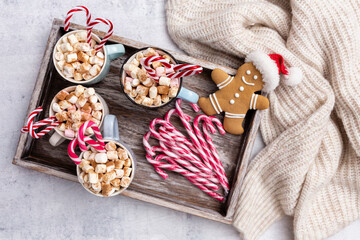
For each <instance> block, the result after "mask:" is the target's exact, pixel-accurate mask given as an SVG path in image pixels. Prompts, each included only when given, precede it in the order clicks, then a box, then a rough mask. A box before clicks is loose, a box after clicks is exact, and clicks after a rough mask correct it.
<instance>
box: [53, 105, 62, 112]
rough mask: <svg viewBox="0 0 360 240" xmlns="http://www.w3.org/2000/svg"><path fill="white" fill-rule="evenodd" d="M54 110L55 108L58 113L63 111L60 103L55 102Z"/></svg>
mask: <svg viewBox="0 0 360 240" xmlns="http://www.w3.org/2000/svg"><path fill="white" fill-rule="evenodd" d="M52 110H53V111H54V112H56V113H58V112H61V111H62V110H61V108H60V106H59V104H58V103H53V105H52Z"/></svg>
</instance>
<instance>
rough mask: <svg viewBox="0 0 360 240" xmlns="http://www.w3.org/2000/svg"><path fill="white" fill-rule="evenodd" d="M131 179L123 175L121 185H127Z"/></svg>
mask: <svg viewBox="0 0 360 240" xmlns="http://www.w3.org/2000/svg"><path fill="white" fill-rule="evenodd" d="M130 182H131V179H130V178H129V177H123V178H122V179H121V182H120V186H121V187H124V188H126V187H128V186H129V185H130Z"/></svg>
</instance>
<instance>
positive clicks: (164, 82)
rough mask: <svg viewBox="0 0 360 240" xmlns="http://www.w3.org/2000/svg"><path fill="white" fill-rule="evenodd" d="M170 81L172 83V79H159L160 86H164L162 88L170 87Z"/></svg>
mask: <svg viewBox="0 0 360 240" xmlns="http://www.w3.org/2000/svg"><path fill="white" fill-rule="evenodd" d="M170 81H171V78H168V77H161V78H160V79H159V85H162V86H170Z"/></svg>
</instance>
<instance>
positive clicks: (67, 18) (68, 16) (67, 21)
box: [64, 5, 91, 44]
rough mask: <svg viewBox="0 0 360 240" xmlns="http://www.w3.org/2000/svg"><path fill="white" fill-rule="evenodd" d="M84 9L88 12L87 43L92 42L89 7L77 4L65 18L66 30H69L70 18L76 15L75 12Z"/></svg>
mask: <svg viewBox="0 0 360 240" xmlns="http://www.w3.org/2000/svg"><path fill="white" fill-rule="evenodd" d="M82 11H84V12H85V13H86V26H87V29H86V30H87V43H89V44H90V42H91V29H89V24H90V23H91V13H90V12H89V9H87V7H85V6H81V5H80V6H77V7H75V8H73V9H71V10H70V11H69V12H68V13H67V14H66V18H65V27H64V30H65V31H68V30H69V26H70V19H71V17H72V16H73V15H74V13H75V12H82Z"/></svg>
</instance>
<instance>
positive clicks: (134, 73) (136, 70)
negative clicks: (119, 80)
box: [130, 67, 140, 78]
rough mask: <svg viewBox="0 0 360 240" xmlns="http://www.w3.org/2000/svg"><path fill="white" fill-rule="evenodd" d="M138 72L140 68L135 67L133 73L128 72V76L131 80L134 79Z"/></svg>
mask: <svg viewBox="0 0 360 240" xmlns="http://www.w3.org/2000/svg"><path fill="white" fill-rule="evenodd" d="M139 71H140V68H138V67H136V69H134V70H133V71H131V72H130V76H131V77H132V78H136V77H137V76H138V72H139Z"/></svg>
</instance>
